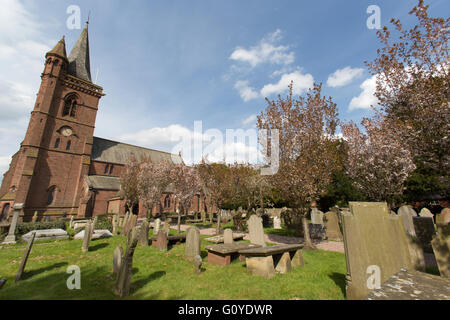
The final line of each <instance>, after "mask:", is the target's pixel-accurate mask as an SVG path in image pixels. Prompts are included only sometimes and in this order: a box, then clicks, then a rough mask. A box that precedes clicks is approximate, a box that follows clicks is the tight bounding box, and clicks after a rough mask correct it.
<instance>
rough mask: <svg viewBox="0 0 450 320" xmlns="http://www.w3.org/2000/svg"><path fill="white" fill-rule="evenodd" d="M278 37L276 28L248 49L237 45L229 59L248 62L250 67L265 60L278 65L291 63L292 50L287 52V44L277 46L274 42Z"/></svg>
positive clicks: (279, 34)
mask: <svg viewBox="0 0 450 320" xmlns="http://www.w3.org/2000/svg"><path fill="white" fill-rule="evenodd" d="M280 39H281V30H279V29H278V30H276V31H275V32H273V33H270V34H268V35H267V36H265V37H264V38H263V39H262V40H261V41H260V42H259V43H258V45H256V46H253V47H251V48H249V49H245V48H242V47H237V48H236V49H235V50H234V51H233V53H232V54H231V56H230V59H231V60H234V61H240V62H245V63H248V64H250V66H251V67H256V66H257V65H259V64H261V63H266V62H269V63H272V64H279V65H288V64H291V63H293V62H294V60H295V55H294V52H292V51H290V52H289V47H288V46H283V45H279V46H277V45H276V43H277V42H278V41H279V40H280Z"/></svg>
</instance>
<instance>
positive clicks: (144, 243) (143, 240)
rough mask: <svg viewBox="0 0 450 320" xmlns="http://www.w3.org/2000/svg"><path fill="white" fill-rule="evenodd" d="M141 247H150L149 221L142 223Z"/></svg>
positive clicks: (140, 233)
mask: <svg viewBox="0 0 450 320" xmlns="http://www.w3.org/2000/svg"><path fill="white" fill-rule="evenodd" d="M139 245H141V246H148V221H147V219H145V220H144V221H142V223H141V226H140V232H139Z"/></svg>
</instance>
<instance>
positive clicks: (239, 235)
mask: <svg viewBox="0 0 450 320" xmlns="http://www.w3.org/2000/svg"><path fill="white" fill-rule="evenodd" d="M244 237H245V233H242V232H233V240H235V241H237V240H242V239H244ZM205 240H206V241H209V242H214V243H223V242H224V238H223V235H219V236H214V237H210V238H206V239H205Z"/></svg>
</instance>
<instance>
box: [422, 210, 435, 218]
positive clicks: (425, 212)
mask: <svg viewBox="0 0 450 320" xmlns="http://www.w3.org/2000/svg"><path fill="white" fill-rule="evenodd" d="M419 216H421V217H426V218H433V217H434V215H433V214H432V213H431V211H430V210H428V209H427V208H422V210H420V212H419Z"/></svg>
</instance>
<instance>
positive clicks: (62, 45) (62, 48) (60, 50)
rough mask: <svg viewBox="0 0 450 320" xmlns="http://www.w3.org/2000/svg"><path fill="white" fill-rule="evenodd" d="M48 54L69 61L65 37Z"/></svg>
mask: <svg viewBox="0 0 450 320" xmlns="http://www.w3.org/2000/svg"><path fill="white" fill-rule="evenodd" d="M47 54H55V55H57V56H59V57H61V58H63V59H66V60H67V53H66V41H65V40H64V37H62V39H61V40H59V42H58V43H57V44H56V46H55V47H54V48H53V49H52V50H50V51H49V52H47Z"/></svg>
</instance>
